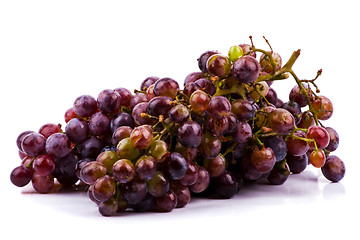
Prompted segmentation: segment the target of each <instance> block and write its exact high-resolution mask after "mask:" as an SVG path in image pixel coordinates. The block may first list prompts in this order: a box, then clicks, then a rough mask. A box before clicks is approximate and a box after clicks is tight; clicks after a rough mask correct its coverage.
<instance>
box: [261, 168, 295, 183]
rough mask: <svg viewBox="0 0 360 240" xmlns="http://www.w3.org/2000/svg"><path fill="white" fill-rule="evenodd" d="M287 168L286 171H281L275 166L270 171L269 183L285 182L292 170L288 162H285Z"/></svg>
mask: <svg viewBox="0 0 360 240" xmlns="http://www.w3.org/2000/svg"><path fill="white" fill-rule="evenodd" d="M285 169H286V173H281V172H280V171H279V170H278V169H276V168H273V169H272V170H271V171H270V174H269V176H268V177H267V180H268V181H269V183H270V184H272V185H281V184H283V183H284V182H285V181H286V180H287V179H288V176H289V172H290V168H289V166H288V164H287V163H285Z"/></svg>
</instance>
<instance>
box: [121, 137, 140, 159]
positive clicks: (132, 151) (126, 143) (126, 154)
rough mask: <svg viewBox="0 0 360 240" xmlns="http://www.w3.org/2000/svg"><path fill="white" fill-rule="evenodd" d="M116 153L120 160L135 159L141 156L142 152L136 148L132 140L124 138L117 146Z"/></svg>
mask: <svg viewBox="0 0 360 240" xmlns="http://www.w3.org/2000/svg"><path fill="white" fill-rule="evenodd" d="M116 153H117V154H118V155H119V158H125V159H130V160H131V159H135V158H136V157H138V156H139V154H140V152H139V150H138V149H136V148H135V146H134V143H132V142H131V140H130V138H129V137H128V138H124V139H123V140H121V141H120V142H119V143H118V145H117V146H116Z"/></svg>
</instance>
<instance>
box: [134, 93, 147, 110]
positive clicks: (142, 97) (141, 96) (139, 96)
mask: <svg viewBox="0 0 360 240" xmlns="http://www.w3.org/2000/svg"><path fill="white" fill-rule="evenodd" d="M148 101H149V100H148V97H147V96H146V94H145V93H136V94H135V95H134V96H132V97H131V100H130V108H134V107H135V106H136V105H138V104H139V103H142V102H148Z"/></svg>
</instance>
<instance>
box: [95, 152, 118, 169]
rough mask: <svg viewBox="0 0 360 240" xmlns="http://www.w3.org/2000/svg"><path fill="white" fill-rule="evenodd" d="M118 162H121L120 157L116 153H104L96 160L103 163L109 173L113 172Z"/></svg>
mask: <svg viewBox="0 0 360 240" xmlns="http://www.w3.org/2000/svg"><path fill="white" fill-rule="evenodd" d="M117 160H119V156H118V155H117V154H116V152H114V151H104V152H102V153H100V154H99V155H98V156H97V158H96V161H97V162H99V163H101V164H102V165H103V166H104V167H105V168H106V171H107V172H111V171H112V169H113V165H114V163H115V162H116V161H117Z"/></svg>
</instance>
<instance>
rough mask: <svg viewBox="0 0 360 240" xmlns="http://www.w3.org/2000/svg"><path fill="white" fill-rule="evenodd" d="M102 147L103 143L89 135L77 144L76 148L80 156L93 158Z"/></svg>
mask: <svg viewBox="0 0 360 240" xmlns="http://www.w3.org/2000/svg"><path fill="white" fill-rule="evenodd" d="M102 148H103V144H102V142H101V141H100V139H98V138H97V137H90V138H88V139H86V140H85V141H83V142H81V143H80V144H79V145H77V150H78V151H79V153H80V154H81V156H82V158H92V159H95V158H96V157H97V156H98V155H99V153H100V151H101V149H102Z"/></svg>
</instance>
